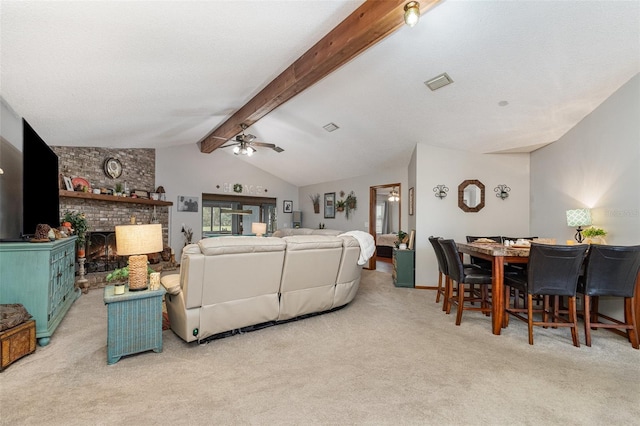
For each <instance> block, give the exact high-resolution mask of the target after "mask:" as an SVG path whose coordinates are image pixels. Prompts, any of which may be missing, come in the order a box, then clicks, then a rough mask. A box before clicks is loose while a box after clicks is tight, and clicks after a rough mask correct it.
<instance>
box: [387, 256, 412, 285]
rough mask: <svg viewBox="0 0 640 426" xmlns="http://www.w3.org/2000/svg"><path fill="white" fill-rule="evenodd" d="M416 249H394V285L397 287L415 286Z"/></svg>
mask: <svg viewBox="0 0 640 426" xmlns="http://www.w3.org/2000/svg"><path fill="white" fill-rule="evenodd" d="M415 255H416V252H415V251H414V250H398V249H395V248H394V249H393V273H392V275H393V285H395V286H396V287H414V286H415V285H414V281H415Z"/></svg>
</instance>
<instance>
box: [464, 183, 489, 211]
mask: <svg viewBox="0 0 640 426" xmlns="http://www.w3.org/2000/svg"><path fill="white" fill-rule="evenodd" d="M458 207H460V208H461V209H462V210H464V211H465V212H470V213H475V212H479V211H480V210H482V208H483V207H484V184H483V183H482V182H480V181H479V180H476V179H473V180H465V181H464V182H462V183H461V184H460V185H458Z"/></svg>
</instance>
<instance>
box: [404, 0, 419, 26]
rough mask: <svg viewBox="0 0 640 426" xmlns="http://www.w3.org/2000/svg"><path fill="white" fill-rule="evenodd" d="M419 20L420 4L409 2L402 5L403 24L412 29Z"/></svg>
mask: <svg viewBox="0 0 640 426" xmlns="http://www.w3.org/2000/svg"><path fill="white" fill-rule="evenodd" d="M419 20H420V4H419V3H418V2H417V1H410V2H409V3H407V4H405V5H404V23H405V24H407V25H408V26H410V27H414V26H415V25H416V24H417V23H418V21H419Z"/></svg>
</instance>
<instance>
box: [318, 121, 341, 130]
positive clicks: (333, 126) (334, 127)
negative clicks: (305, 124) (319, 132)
mask: <svg viewBox="0 0 640 426" xmlns="http://www.w3.org/2000/svg"><path fill="white" fill-rule="evenodd" d="M322 128H323V129H325V130H326V131H327V132H333V131H334V130H338V129H339V128H340V127H338V126H337V125H336V124H335V123H329V124H325V125H324V126H322Z"/></svg>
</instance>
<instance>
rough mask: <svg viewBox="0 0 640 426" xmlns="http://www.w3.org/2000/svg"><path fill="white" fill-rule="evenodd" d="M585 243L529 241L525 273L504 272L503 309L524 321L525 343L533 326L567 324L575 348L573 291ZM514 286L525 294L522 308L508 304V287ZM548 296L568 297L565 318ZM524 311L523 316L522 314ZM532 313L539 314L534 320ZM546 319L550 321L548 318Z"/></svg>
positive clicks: (576, 331) (575, 318) (574, 296)
mask: <svg viewBox="0 0 640 426" xmlns="http://www.w3.org/2000/svg"><path fill="white" fill-rule="evenodd" d="M587 248H588V246H587V245H586V244H584V245H575V246H556V245H546V244H537V243H531V248H530V249H529V264H528V267H527V272H526V274H508V275H507V274H505V277H504V284H505V289H504V290H505V293H504V294H505V312H506V313H508V314H511V315H513V316H514V317H515V318H518V319H519V320H521V321H524V322H526V323H528V326H529V344H530V345H533V326H542V327H554V328H555V327H571V337H572V340H573V345H574V346H577V347H579V346H580V342H579V339H578V316H577V310H576V290H577V286H578V277H579V275H580V269H581V267H582V264H583V261H584V259H585V253H586V251H587ZM511 288H516V289H518V290H519V291H521V292H522V293H526V294H527V303H526V307H525V308H517V307H511V306H510V304H509V299H510V293H511V291H510V289H511ZM534 296H542V298H543V303H542V307H541V308H540V307H536V308H535V309H534V306H533V305H534V304H533V298H534ZM550 296H559V297H567V298H568V310H567V311H566V312H567V314H568V319H567V318H566V317H565V316H563V315H561V313H560V312H559V310H558V309H557V307H554V308H551V305H550V303H549V297H550ZM525 312H526V314H527V315H526V316H524V315H522V314H523V313H525ZM534 315H541V317H542V318H541V321H537V320H535V318H534ZM550 319H551V320H552V321H550Z"/></svg>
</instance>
